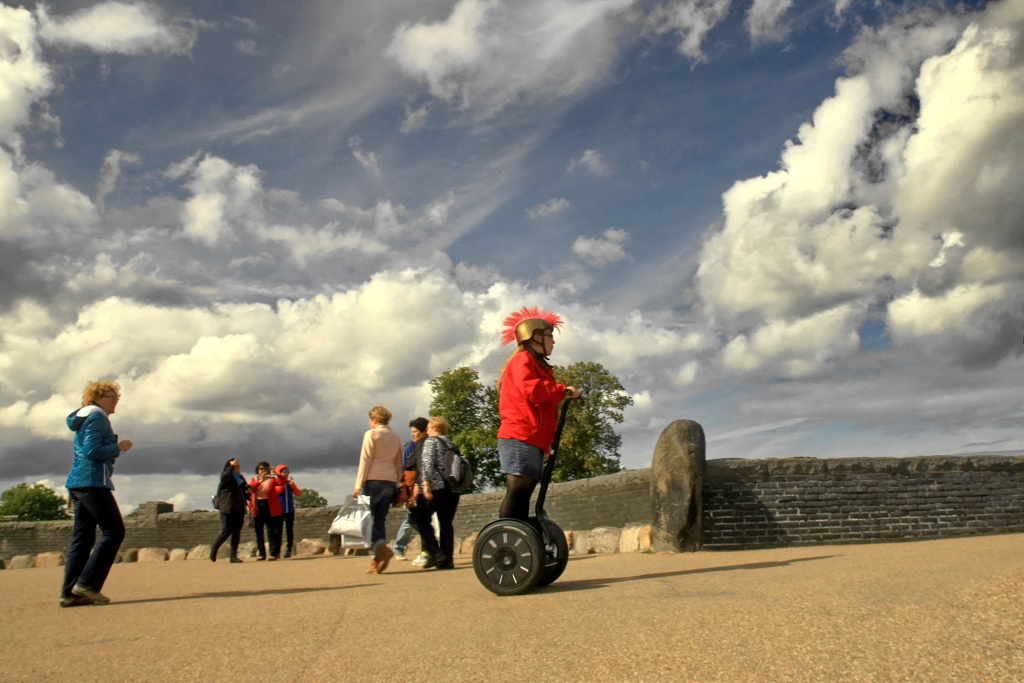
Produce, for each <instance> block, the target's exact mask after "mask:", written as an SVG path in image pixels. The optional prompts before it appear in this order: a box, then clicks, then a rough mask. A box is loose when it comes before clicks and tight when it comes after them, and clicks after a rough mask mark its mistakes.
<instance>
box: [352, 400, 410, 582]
mask: <svg viewBox="0 0 1024 683" xmlns="http://www.w3.org/2000/svg"><path fill="white" fill-rule="evenodd" d="M390 421H391V411H390V410H388V409H387V408H385V407H384V406H374V407H373V408H371V409H370V428H369V429H368V430H367V431H366V433H365V434H363V445H362V448H361V449H360V451H359V472H358V473H357V474H356V484H355V489H354V490H353V491H352V496H353V497H354V498H358V497H359V494H360V493H363V494H365V495H367V496H369V498H370V515H371V516H372V517H373V531H372V532H371V534H370V545H371V547H372V550H373V559H371V560H370V566H369V568H367V570H366V573H367V574H380V573H381V572H383V571H384V570H385V569H387V566H388V562H389V561H390V560H391V558H392V557H393V556H394V554H395V553H394V551H393V550H391V548H389V547H388V544H387V541H388V536H387V528H386V526H385V523H386V521H387V517H388V510H389V509H390V508H391V501H392V500H393V499H394V497H395V490H396V488H397V487H398V481H399V480H400V479H401V477H402V439H401V438H400V437H399V436H398V435H397V434H395V432H394V431H393V430H392V429H391V427H389V426H388V422H390Z"/></svg>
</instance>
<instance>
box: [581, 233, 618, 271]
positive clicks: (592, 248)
mask: <svg viewBox="0 0 1024 683" xmlns="http://www.w3.org/2000/svg"><path fill="white" fill-rule="evenodd" d="M628 241H629V233H628V232H626V231H625V230H617V229H615V228H608V229H607V230H605V231H604V233H603V236H602V237H599V238H594V237H577V238H576V241H575V242H573V243H572V253H574V254H576V255H577V256H579V257H580V258H581V259H583V260H584V261H586V262H587V263H589V264H590V265H592V266H605V265H608V264H609V263H615V262H616V261H622V260H623V259H626V258H627V257H628V254H627V253H626V249H625V246H624V245H625V244H626V242H628Z"/></svg>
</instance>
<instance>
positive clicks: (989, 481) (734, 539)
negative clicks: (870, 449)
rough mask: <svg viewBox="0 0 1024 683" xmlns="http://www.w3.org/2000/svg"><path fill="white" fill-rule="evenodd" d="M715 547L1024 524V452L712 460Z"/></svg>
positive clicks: (709, 478) (986, 530)
mask: <svg viewBox="0 0 1024 683" xmlns="http://www.w3.org/2000/svg"><path fill="white" fill-rule="evenodd" d="M703 523H704V530H703V545H704V548H705V549H708V550H738V549H747V548H773V547H780V546H803V545H838V544H844V543H874V542H881V541H903V540H912V539H925V538H950V537H955V536H972V535H978V534H1002V533H1020V532H1024V457H999V456H970V457H949V456H927V457H916V458H837V459H820V460H819V459H817V458H786V459H778V460H775V459H772V460H709V461H708V463H707V471H706V473H705V478H704V517H703Z"/></svg>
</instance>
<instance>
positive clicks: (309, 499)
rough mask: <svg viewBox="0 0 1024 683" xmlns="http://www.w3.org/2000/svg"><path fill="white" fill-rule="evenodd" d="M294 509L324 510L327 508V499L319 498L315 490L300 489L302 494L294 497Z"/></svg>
mask: <svg viewBox="0 0 1024 683" xmlns="http://www.w3.org/2000/svg"><path fill="white" fill-rule="evenodd" d="M295 507H297V508H325V507H327V499H326V498H324V497H323V496H321V495H320V493H319V492H318V491H317V490H316V489H302V493H300V494H299V495H297V496H295Z"/></svg>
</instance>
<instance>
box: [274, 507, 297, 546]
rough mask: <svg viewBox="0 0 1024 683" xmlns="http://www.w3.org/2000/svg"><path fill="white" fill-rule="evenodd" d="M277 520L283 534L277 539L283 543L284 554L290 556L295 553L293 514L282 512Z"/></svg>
mask: <svg viewBox="0 0 1024 683" xmlns="http://www.w3.org/2000/svg"><path fill="white" fill-rule="evenodd" d="M278 519H280V520H281V524H282V525H283V526H284V533H283V534H280V535H279V536H278V537H279V538H281V539H282V540H284V541H285V544H284V552H285V554H288V555H290V554H292V553H293V552H295V512H294V511H292V512H282V513H281V516H280V517H278Z"/></svg>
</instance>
